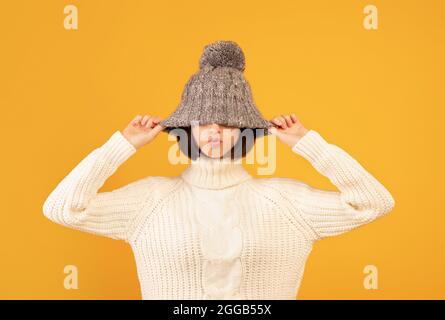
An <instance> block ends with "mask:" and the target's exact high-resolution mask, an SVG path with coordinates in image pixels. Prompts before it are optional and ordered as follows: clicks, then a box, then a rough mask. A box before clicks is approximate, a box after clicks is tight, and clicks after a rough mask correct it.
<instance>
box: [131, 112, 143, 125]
mask: <svg viewBox="0 0 445 320" xmlns="http://www.w3.org/2000/svg"><path fill="white" fill-rule="evenodd" d="M141 119H142V116H141V115H139V114H138V115H137V116H136V117H134V119H133V120H132V121H131V124H132V125H133V126H137V125H138V124H139V123H140V121H141Z"/></svg>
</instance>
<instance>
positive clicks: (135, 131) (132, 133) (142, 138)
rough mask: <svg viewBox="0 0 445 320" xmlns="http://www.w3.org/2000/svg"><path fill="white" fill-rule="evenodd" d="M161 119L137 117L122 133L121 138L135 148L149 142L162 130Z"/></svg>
mask: <svg viewBox="0 0 445 320" xmlns="http://www.w3.org/2000/svg"><path fill="white" fill-rule="evenodd" d="M160 121H161V118H159V117H157V116H150V115H144V116H141V115H137V116H136V117H135V118H134V119H133V120H132V121H131V122H130V124H128V126H127V127H126V128H125V129H124V130H123V131H122V134H123V136H124V137H125V138H126V139H127V140H128V141H129V142H130V143H131V144H132V145H133V146H134V147H135V148H136V149H139V148H140V147H142V146H144V145H146V144H147V143H149V142H151V141H152V140H153V139H154V138H155V137H156V136H157V135H158V133H159V132H161V131H162V129H164V126H161V125H160V124H159V122H160Z"/></svg>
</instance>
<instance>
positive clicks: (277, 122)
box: [270, 117, 281, 126]
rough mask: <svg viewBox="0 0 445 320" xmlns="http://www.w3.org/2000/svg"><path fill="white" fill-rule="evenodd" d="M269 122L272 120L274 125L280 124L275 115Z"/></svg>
mask: <svg viewBox="0 0 445 320" xmlns="http://www.w3.org/2000/svg"><path fill="white" fill-rule="evenodd" d="M270 122H272V123H273V124H274V125H277V126H281V120H280V119H278V118H277V117H276V118H273V119H272V120H270Z"/></svg>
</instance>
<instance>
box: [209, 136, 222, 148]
mask: <svg viewBox="0 0 445 320" xmlns="http://www.w3.org/2000/svg"><path fill="white" fill-rule="evenodd" d="M208 141H209V142H208V143H209V144H210V145H211V146H212V147H218V146H220V145H221V142H222V141H221V140H220V139H219V138H210V139H209V140H208Z"/></svg>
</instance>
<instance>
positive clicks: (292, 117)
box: [290, 113, 298, 123]
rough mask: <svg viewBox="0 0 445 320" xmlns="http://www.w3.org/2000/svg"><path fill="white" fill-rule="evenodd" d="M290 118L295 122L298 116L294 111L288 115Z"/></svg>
mask: <svg viewBox="0 0 445 320" xmlns="http://www.w3.org/2000/svg"><path fill="white" fill-rule="evenodd" d="M290 118H291V120H292V121H293V123H297V122H298V118H297V116H296V115H295V114H294V113H292V114H291V115H290Z"/></svg>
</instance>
